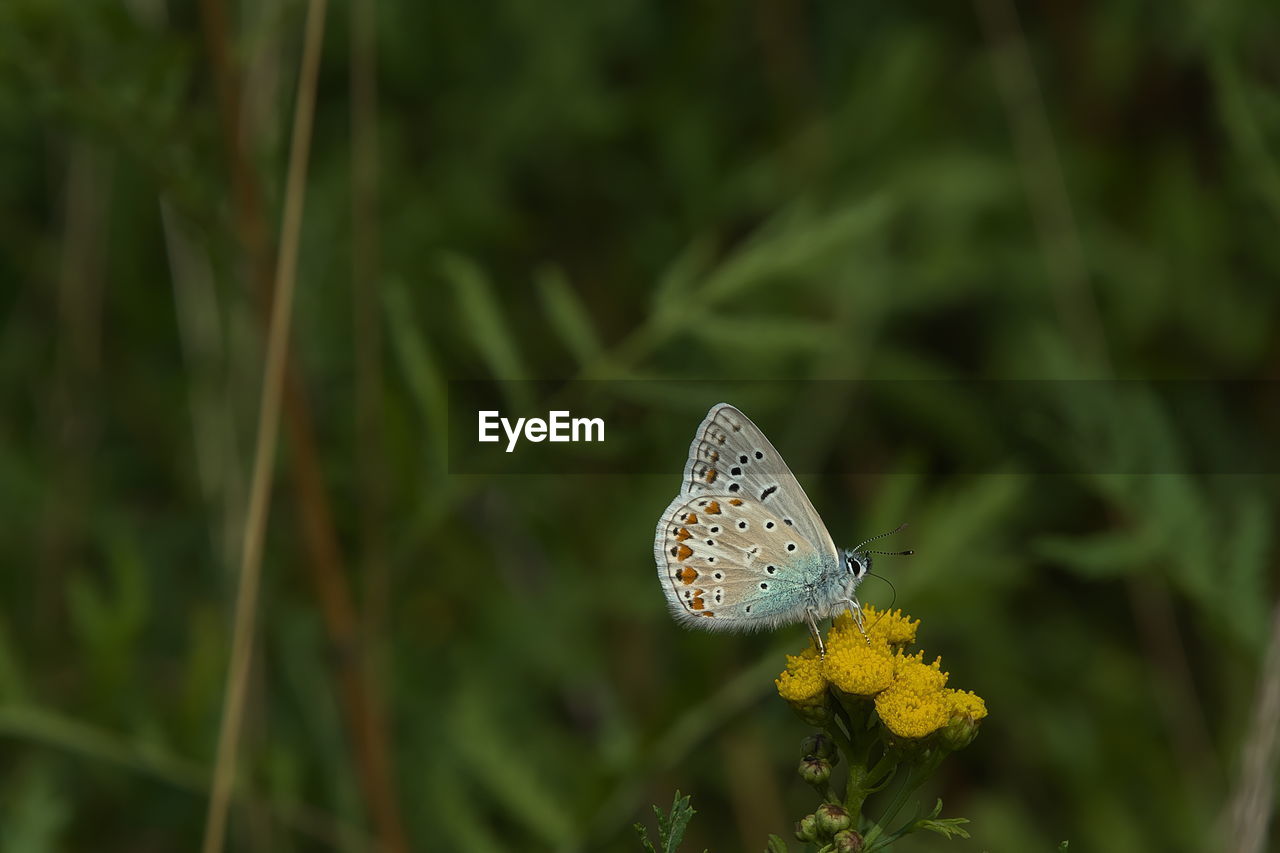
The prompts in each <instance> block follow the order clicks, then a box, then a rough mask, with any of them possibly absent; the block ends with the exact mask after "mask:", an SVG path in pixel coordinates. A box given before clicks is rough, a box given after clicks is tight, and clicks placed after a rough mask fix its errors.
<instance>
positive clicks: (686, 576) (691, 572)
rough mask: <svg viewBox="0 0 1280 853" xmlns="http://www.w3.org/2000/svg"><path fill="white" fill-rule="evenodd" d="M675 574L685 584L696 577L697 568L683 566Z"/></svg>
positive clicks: (691, 581)
mask: <svg viewBox="0 0 1280 853" xmlns="http://www.w3.org/2000/svg"><path fill="white" fill-rule="evenodd" d="M676 576H677V577H678V578H680V580H682V581H684V582H685V583H687V584H688V583H693V582H694V581H695V580H697V579H698V570H697V569H694V568H692V567H691V566H685V567H684V568H683V569H681V570H680V571H679V572H678V573H677V575H676Z"/></svg>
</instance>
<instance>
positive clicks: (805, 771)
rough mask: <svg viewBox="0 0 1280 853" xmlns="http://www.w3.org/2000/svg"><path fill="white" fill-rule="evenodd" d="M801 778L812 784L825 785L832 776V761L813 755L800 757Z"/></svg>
mask: <svg viewBox="0 0 1280 853" xmlns="http://www.w3.org/2000/svg"><path fill="white" fill-rule="evenodd" d="M800 778H801V779H803V780H804V781H806V782H808V783H809V784H810V785H825V784H826V782H827V780H828V779H830V778H831V762H830V761H827V760H826V759H825V758H816V757H813V756H810V757H808V758H802V759H800Z"/></svg>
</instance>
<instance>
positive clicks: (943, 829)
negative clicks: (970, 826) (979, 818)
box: [916, 817, 969, 838]
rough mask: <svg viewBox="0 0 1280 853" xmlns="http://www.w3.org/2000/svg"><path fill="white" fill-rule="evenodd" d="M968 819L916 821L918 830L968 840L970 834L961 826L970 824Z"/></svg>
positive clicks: (948, 818) (949, 818)
mask: <svg viewBox="0 0 1280 853" xmlns="http://www.w3.org/2000/svg"><path fill="white" fill-rule="evenodd" d="M968 822H969V818H967V817H944V818H941V819H933V818H926V819H925V820H918V821H916V829H927V830H929V831H930V832H936V833H938V834H939V835H942V836H945V837H947V838H968V837H969V833H968V832H967V831H966V830H965V829H963V828H962V827H961V826H960V824H963V823H968Z"/></svg>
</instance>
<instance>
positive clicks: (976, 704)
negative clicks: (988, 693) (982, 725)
mask: <svg viewBox="0 0 1280 853" xmlns="http://www.w3.org/2000/svg"><path fill="white" fill-rule="evenodd" d="M945 692H946V694H947V708H948V709H949V711H950V716H949V718H948V720H947V725H946V727H945V728H943V730H942V743H943V745H944V746H945V747H947V748H948V749H962V748H963V747H966V746H968V745H969V744H971V743H973V739H974V738H975V737H977V736H978V721H979V720H981V719H982V718H983V717H985V716H986V715H987V703H986V702H984V701H982V697H981V696H979V695H977V694H976V693H974V692H972V691H965V690H947V691H945Z"/></svg>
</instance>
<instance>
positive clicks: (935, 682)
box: [771, 607, 987, 853]
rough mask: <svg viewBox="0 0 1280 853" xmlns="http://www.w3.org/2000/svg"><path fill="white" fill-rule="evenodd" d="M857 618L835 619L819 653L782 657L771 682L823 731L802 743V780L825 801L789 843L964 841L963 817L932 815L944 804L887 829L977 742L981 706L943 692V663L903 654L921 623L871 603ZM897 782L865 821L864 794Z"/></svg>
mask: <svg viewBox="0 0 1280 853" xmlns="http://www.w3.org/2000/svg"><path fill="white" fill-rule="evenodd" d="M862 617H863V620H862V622H863V626H864V627H862V628H859V627H858V625H857V624H856V623H855V622H854V620H853V617H852V616H851V615H850V614H848V613H846V614H844V615H842V616H840V617H838V618H837V619H836V620H835V623H834V624H833V625H832V626H831V630H830V631H828V632H827V636H826V642H825V643H824V648H825V654H820V653H819V652H818V649H817V648H816V647H815V646H813V645H812V644H811V645H810V647H809V648H808V649H806V650H805V651H804V652H802V653H800V654H798V655H788V656H787V668H786V670H785V671H784V672H783V673H782V674H781V675H779V676H778V678H777V680H776V681H775V684H776V685H777V688H778V694H779V695H780V696H782V698H783V699H785V700H787V702H788V703H790V705H791V706H792V707H793V708H795V710H796V711H797V712H799V714H800V716H801V717H803V718H804V719H805V721H806V722H809V723H811V724H813V725H815V726H819V727H821V728H822V730H823V731H822V732H821V733H818V734H815V735H811V736H810V737H809V738H807V739H806V740H805V743H804V745H803V746H802V747H801V759H800V766H799V768H798V770H799V774H800V778H802V779H803V780H804V781H805V782H807V783H808V784H809V785H811V786H812V787H813V789H814V790H815V791H816V792H817V793H818V794H819V796H820V797H821V798H822V802H821V804H820V805H819V806H818V808H817V809H816V810H815V811H814V812H813V813H812V814H809V815H806V816H805V817H804V818H803V819H801V820H799V821H797V822H796V827H795V831H796V838H798V839H800V840H801V841H806V842H809V843H811V844H816V845H818V848H819V849H820V850H821V851H824V853H833V851H843V850H863V849H874V850H881V849H885V848H887V847H888V846H890V845H891V844H892V843H893V842H894V841H895V840H896V839H898V838H901V837H902V836H904V835H907V834H909V833H912V832H918V831H929V832H936V833H940V834H942V835H945V836H947V837H952V836H965V835H966V831H965V830H964V828H963V824H964V823H966V820H965V819H964V818H955V817H952V818H941V817H939V815H940V813H941V810H942V801H941V800H939V801H938V804H937V806H936V807H935V808H934V811H933V813H932V814H931V815H929V816H928V817H925V818H921V819H919V820H917V819H914V818H913V819H911V820H909V821H908V822H906V823H905V824H903V825H901V826H899V827H897V828H896V829H895V828H893V827H894V823H895V819H896V816H897V813H898V811H899V809H900V808H901V807H902V805H903V803H904V802H905V801H906V799H907V797H908V796H909V795H910V794H911V792H913V791H915V790H916V789H917V788H918V787H919V786H920V785H922V784H924V782H925V781H926V780H927V779H928V778H929V776H930V775H932V774H933V772H934V771H935V770H936V769H937V768H938V765H939V764H940V763H941V761H942V760H943V758H945V757H946V756H947V755H948V754H949V753H951V752H952V751H954V750H957V749H960V748H961V747H963V746H967V745H968V744H969V743H970V742H971V741H972V740H973V739H974V737H975V736H976V735H977V733H978V723H979V722H980V721H981V720H982V718H983V717H985V716H986V715H987V706H986V703H985V702H983V701H982V698H981V697H979V696H977V695H976V694H974V693H970V692H966V691H962V690H954V689H952V688H949V687H947V673H946V672H944V671H943V669H942V660H941V658H939V659H935V660H934V661H933V662H932V663H925V658H924V652H921V651H911V650H910V647H911V646H912V645H913V644H914V643H915V641H916V632H917V630H918V629H919V627H920V622H919V621H918V620H914V619H912V618H911V617H909V616H904V615H903V614H902V611H900V610H894V611H882V610H877V609H876V608H874V607H864V608H863V611H862ZM842 758H843V762H842ZM840 763H845V765H846V768H847V769H846V771H845V772H844V774H843V776H844V781H843V785H839V784H837V781H838V780H837V776H836V774H835V770H836V765H837V764H840ZM898 779H900V780H901V781H900V783H897V784H896V790H897V793H896V794H895V796H894V798H893V801H892V803H891V804H890V806H889V807H888V808H887V809H885V810H884V811H883V812H882V813H881V814H880V815H879V816H878V817H877V818H875V819H872V818H871V817H870V816H869V815H867V814H866V813H865V807H866V804H867V800H868V798H869V797H872V796H874V795H875V794H876V793H877V792H878V791H882V790H884V789H885V788H887V787H889V786H890V785H891V784H894V783H895V780H898ZM771 849H772V848H771Z"/></svg>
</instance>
